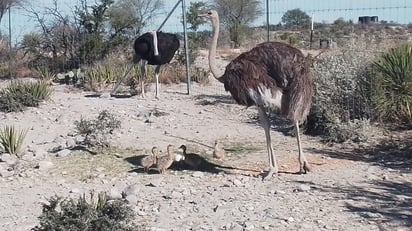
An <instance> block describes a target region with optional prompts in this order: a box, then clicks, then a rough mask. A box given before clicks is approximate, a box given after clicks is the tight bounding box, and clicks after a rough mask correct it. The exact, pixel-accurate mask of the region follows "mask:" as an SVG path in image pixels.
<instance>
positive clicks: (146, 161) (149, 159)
mask: <svg viewBox="0 0 412 231" xmlns="http://www.w3.org/2000/svg"><path fill="white" fill-rule="evenodd" d="M158 154H159V150H158V149H157V147H153V148H152V154H151V155H150V156H145V157H143V158H142V159H141V160H140V165H141V166H142V167H143V168H144V171H145V172H148V171H149V168H150V167H152V166H153V165H155V164H156V160H157V155H158Z"/></svg>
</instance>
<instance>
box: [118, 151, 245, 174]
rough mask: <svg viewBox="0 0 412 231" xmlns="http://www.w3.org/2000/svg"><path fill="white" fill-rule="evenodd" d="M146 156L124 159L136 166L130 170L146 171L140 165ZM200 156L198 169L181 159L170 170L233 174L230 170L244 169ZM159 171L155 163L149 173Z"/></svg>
mask: <svg viewBox="0 0 412 231" xmlns="http://www.w3.org/2000/svg"><path fill="white" fill-rule="evenodd" d="M145 156H147V155H138V156H132V157H126V158H125V159H124V160H125V161H126V162H128V163H130V164H132V165H134V166H135V167H136V168H135V169H133V170H131V171H130V172H137V173H144V169H143V167H141V166H140V162H141V160H142V158H144V157H145ZM199 157H201V159H202V161H201V164H200V165H199V167H198V168H196V169H193V168H192V167H191V166H189V165H187V164H186V163H185V162H184V161H179V162H173V164H172V166H170V168H169V170H174V171H185V170H191V171H201V172H208V173H215V174H218V173H222V172H223V173H225V174H232V172H231V171H230V170H242V169H239V168H235V167H231V166H224V165H220V164H216V163H213V162H211V161H209V160H207V159H206V158H204V157H202V156H200V155H199ZM158 173H159V172H158V171H157V170H156V166H155V165H154V166H152V167H151V169H150V170H149V171H148V174H158Z"/></svg>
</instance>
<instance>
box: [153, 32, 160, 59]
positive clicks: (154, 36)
mask: <svg viewBox="0 0 412 231" xmlns="http://www.w3.org/2000/svg"><path fill="white" fill-rule="evenodd" d="M153 46H154V55H155V56H158V55H159V49H158V48H157V32H156V31H155V32H154V33H153Z"/></svg>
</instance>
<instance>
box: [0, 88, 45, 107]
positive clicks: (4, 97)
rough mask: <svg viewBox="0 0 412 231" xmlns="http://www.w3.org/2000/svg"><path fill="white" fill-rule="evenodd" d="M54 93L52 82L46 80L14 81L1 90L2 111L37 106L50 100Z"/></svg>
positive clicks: (0, 102)
mask: <svg viewBox="0 0 412 231" xmlns="http://www.w3.org/2000/svg"><path fill="white" fill-rule="evenodd" d="M52 93H53V89H52V88H51V86H50V84H49V83H47V82H45V81H36V82H24V81H20V80H18V81H14V82H12V83H11V84H10V85H9V86H8V87H7V88H5V89H3V90H2V91H0V111H4V112H17V111H23V110H24V109H25V107H37V106H39V104H40V103H41V102H42V101H44V100H48V99H49V98H50V96H51V94H52Z"/></svg>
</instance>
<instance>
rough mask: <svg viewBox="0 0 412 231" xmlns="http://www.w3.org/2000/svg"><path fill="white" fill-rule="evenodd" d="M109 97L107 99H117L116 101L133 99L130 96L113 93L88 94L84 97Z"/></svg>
mask: <svg viewBox="0 0 412 231" xmlns="http://www.w3.org/2000/svg"><path fill="white" fill-rule="evenodd" d="M106 94H107V95H108V97H107V98H115V99H128V98H131V97H133V96H132V95H130V94H127V93H125V94H121V93H115V94H111V93H94V94H87V95H85V96H84V97H85V98H101V97H102V96H103V95H106Z"/></svg>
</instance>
